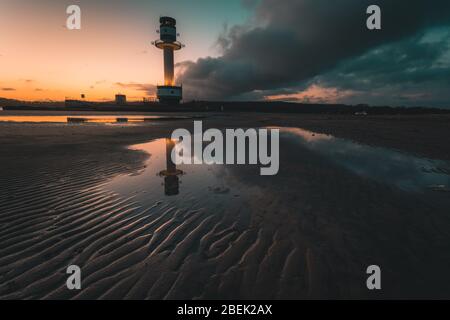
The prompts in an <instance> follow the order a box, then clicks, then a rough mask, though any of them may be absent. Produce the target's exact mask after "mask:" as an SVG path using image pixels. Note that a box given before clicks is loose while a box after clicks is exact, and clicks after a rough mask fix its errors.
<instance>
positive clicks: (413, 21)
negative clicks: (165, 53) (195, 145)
mask: <svg viewBox="0 0 450 320" xmlns="http://www.w3.org/2000/svg"><path fill="white" fill-rule="evenodd" d="M372 2H373V1H369V0H347V1H342V2H341V1H331V0H283V1H280V0H227V1H219V0H189V1H186V0H164V1H162V0H128V1H125V0H78V1H76V0H69V1H66V0H0V97H4V98H12V99H21V100H46V99H51V100H64V98H65V97H70V98H78V97H79V96H80V94H81V93H84V94H86V97H87V99H89V100H96V101H102V100H112V99H113V97H114V94H116V93H119V92H120V93H124V94H126V95H127V96H128V99H129V100H141V99H142V98H143V97H152V96H154V87H155V85H157V84H159V83H162V82H163V61H162V59H163V58H162V52H161V51H159V50H158V49H156V48H154V47H153V46H152V45H151V42H152V41H153V40H155V39H156V38H157V37H158V35H157V33H156V29H157V28H158V19H159V17H160V16H162V15H169V16H173V17H174V18H176V19H177V27H178V32H179V33H180V34H181V37H180V41H181V42H183V43H185V44H186V47H185V48H184V49H183V50H181V51H178V52H176V54H175V62H176V63H177V69H176V70H177V74H178V83H182V84H183V87H184V96H185V99H213V100H222V99H227V100H283V101H299V102H313V103H314V102H329V103H350V104H356V103H369V104H372V105H386V104H387V105H405V106H416V105H422V106H433V107H444V108H450V90H448V88H449V87H450V1H448V0H435V1H432V2H430V1H425V0H409V1H406V0H398V1H395V2H393V1H390V0H379V1H376V2H377V4H379V5H380V7H381V8H382V17H383V20H382V23H383V24H382V25H383V29H382V30H381V31H375V32H373V31H369V30H367V28H366V19H367V14H366V12H365V11H366V8H367V6H368V5H369V4H372ZM71 4H77V5H79V6H80V7H81V10H82V29H81V30H79V31H78V30H75V31H73V30H67V29H66V27H65V23H66V19H67V14H66V8H67V6H69V5H71Z"/></svg>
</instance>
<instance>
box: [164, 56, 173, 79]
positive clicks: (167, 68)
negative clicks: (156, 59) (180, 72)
mask: <svg viewBox="0 0 450 320" xmlns="http://www.w3.org/2000/svg"><path fill="white" fill-rule="evenodd" d="M164 85H165V86H173V85H174V62H173V48H170V47H166V48H164Z"/></svg>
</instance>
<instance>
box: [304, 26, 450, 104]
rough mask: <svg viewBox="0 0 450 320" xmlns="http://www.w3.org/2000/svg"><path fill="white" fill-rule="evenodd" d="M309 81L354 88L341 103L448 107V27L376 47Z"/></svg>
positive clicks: (317, 83) (449, 62)
mask: <svg viewBox="0 0 450 320" xmlns="http://www.w3.org/2000/svg"><path fill="white" fill-rule="evenodd" d="M309 83H310V85H316V86H321V87H324V88H337V89H338V90H347V91H353V92H354V94H352V95H349V96H346V97H342V99H340V100H339V101H340V102H345V103H352V102H353V103H362V102H367V103H372V104H389V103H395V104H397V105H429V106H437V107H450V92H449V90H448V88H449V87H450V28H445V29H431V30H429V31H428V32H426V33H424V34H420V35H415V36H412V37H409V38H407V39H405V40H403V41H399V42H396V43H393V44H387V45H384V46H380V47H377V48H376V49H373V50H371V51H369V52H368V53H366V54H364V55H362V56H360V57H358V58H354V59H349V60H346V61H343V62H342V63H340V64H339V65H338V66H337V67H336V68H335V69H333V70H331V71H329V72H327V73H324V74H322V75H319V76H317V77H315V78H313V79H312V80H311V81H310V82H309Z"/></svg>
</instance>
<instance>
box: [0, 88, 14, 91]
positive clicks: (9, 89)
mask: <svg viewBox="0 0 450 320" xmlns="http://www.w3.org/2000/svg"><path fill="white" fill-rule="evenodd" d="M1 90H2V91H16V89H15V88H1Z"/></svg>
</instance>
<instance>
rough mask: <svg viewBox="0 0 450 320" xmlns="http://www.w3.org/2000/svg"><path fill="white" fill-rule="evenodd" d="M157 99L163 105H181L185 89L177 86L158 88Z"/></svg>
mask: <svg viewBox="0 0 450 320" xmlns="http://www.w3.org/2000/svg"><path fill="white" fill-rule="evenodd" d="M156 97H157V98H158V101H159V102H161V103H163V104H179V103H180V101H181V99H183V88H182V87H177V86H157V87H156Z"/></svg>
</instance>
